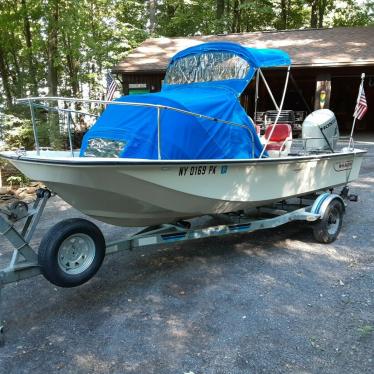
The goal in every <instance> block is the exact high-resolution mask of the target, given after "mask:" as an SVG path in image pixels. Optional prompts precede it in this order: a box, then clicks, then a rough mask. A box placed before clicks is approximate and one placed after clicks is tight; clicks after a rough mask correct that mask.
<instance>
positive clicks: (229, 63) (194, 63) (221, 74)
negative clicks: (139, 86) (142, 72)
mask: <svg viewBox="0 0 374 374" xmlns="http://www.w3.org/2000/svg"><path fill="white" fill-rule="evenodd" d="M249 70H250V65H249V63H248V62H247V61H246V60H244V59H243V58H241V57H240V56H239V55H237V54H235V53H232V52H222V51H209V52H203V53H200V54H191V55H187V56H185V57H182V58H180V59H178V60H176V61H175V62H173V63H172V64H171V65H169V67H168V70H167V72H166V76H165V83H167V84H188V83H199V82H212V81H222V80H227V79H244V78H245V77H246V76H247V74H248V72H249Z"/></svg>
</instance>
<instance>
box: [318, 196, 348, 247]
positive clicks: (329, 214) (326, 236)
mask: <svg viewBox="0 0 374 374" xmlns="http://www.w3.org/2000/svg"><path fill="white" fill-rule="evenodd" d="M343 213H344V207H343V205H342V203H341V202H340V201H339V200H332V201H331V202H330V204H329V205H328V206H327V208H326V211H325V213H324V215H323V217H322V218H321V219H320V220H319V221H318V222H317V223H315V224H314V226H313V235H314V238H315V239H316V240H317V241H318V242H320V243H332V242H333V241H334V240H335V239H336V238H337V237H338V235H339V232H340V229H341V227H342V223H343Z"/></svg>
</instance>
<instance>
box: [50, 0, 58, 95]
mask: <svg viewBox="0 0 374 374" xmlns="http://www.w3.org/2000/svg"><path fill="white" fill-rule="evenodd" d="M52 6H53V8H52V9H51V18H50V19H49V25H48V46H47V55H48V62H47V63H48V94H49V96H57V85H58V72H57V62H56V57H57V52H58V18H59V8H58V1H55V2H54V3H53V5H52Z"/></svg>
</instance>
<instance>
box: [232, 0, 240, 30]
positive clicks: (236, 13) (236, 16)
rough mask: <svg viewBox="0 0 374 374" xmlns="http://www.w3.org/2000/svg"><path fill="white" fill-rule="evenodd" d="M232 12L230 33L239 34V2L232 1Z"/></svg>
mask: <svg viewBox="0 0 374 374" xmlns="http://www.w3.org/2000/svg"><path fill="white" fill-rule="evenodd" d="M232 11H233V20H232V26H231V32H240V9H239V0H234V4H233V8H232Z"/></svg>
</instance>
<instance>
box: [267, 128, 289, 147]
mask: <svg viewBox="0 0 374 374" xmlns="http://www.w3.org/2000/svg"><path fill="white" fill-rule="evenodd" d="M273 127H274V125H269V126H268V127H267V128H266V131H265V139H266V140H268V139H269V136H270V134H271V131H272V129H273ZM291 134H292V127H291V126H290V125H289V124H288V123H278V124H276V125H275V129H274V131H273V134H272V135H271V139H270V140H269V141H270V142H281V143H283V142H284V141H285V140H286V139H287V138H288V137H289V136H290V135H291Z"/></svg>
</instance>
